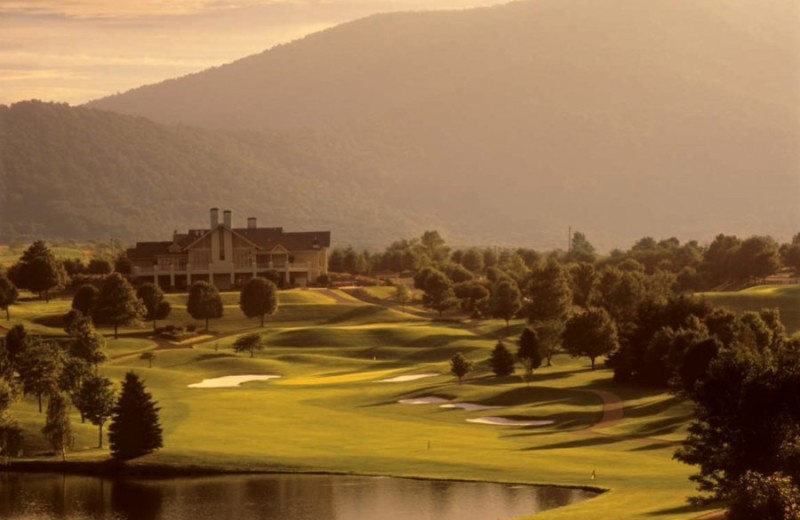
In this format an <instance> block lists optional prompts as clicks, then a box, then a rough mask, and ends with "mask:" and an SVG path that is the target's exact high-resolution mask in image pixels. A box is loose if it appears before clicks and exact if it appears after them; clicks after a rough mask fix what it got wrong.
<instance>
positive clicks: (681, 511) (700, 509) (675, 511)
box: [647, 504, 723, 516]
mask: <svg viewBox="0 0 800 520" xmlns="http://www.w3.org/2000/svg"><path fill="white" fill-rule="evenodd" d="M713 507H718V508H722V507H723V506H722V504H705V505H701V506H696V505H693V504H686V505H683V506H678V507H670V508H667V509H659V510H658V511H652V512H650V513H647V516H668V515H669V516H671V515H685V514H688V513H697V514H698V515H700V514H703V513H710V512H711V511H709V508H713Z"/></svg>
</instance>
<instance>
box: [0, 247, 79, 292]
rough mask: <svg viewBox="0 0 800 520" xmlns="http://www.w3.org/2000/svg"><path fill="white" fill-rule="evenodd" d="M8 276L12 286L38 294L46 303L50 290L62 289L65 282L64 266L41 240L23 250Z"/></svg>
mask: <svg viewBox="0 0 800 520" xmlns="http://www.w3.org/2000/svg"><path fill="white" fill-rule="evenodd" d="M9 275H10V278H11V279H12V281H13V282H14V285H16V286H17V287H20V288H22V289H28V290H29V291H31V292H35V293H38V294H39V298H43V299H45V300H47V301H49V300H50V290H51V289H54V288H58V287H63V286H64V285H65V284H66V282H67V272H66V270H65V269H64V266H63V265H62V264H61V262H59V261H58V260H56V257H55V256H54V255H53V252H52V251H51V250H50V248H48V247H47V245H46V244H45V243H44V242H43V241H41V240H37V241H35V242H34V243H33V244H31V246H30V247H29V248H28V249H27V250H25V252H24V253H23V254H22V256H21V257H20V259H19V262H17V264H15V265H14V266H13V268H12V270H11V271H9Z"/></svg>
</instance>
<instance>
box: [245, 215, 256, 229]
mask: <svg viewBox="0 0 800 520" xmlns="http://www.w3.org/2000/svg"><path fill="white" fill-rule="evenodd" d="M255 228H256V217H247V229H255Z"/></svg>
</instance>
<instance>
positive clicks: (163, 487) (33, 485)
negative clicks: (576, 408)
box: [0, 472, 596, 520]
mask: <svg viewBox="0 0 800 520" xmlns="http://www.w3.org/2000/svg"><path fill="white" fill-rule="evenodd" d="M595 495H596V493H593V492H591V491H585V490H580V489H566V488H555V487H538V486H517V485H505V484H492V483H474V482H450V481H432V480H412V479H402V478H390V477H352V476H335V475H224V476H213V477H191V478H162V479H152V478H148V479H144V478H102V477H91V476H77V475H61V474H51V473H2V472H0V518H3V519H14V520H22V519H26V520H28V519H35V520H54V519H70V520H99V519H108V520H158V519H164V520H167V519H169V520H200V519H203V520H206V519H211V520H214V519H220V520H223V519H224V520H230V519H234V518H235V519H237V520H251V519H252V520H256V519H259V520H263V519H280V520H367V519H370V520H373V519H380V520H409V519H413V520H490V519H491V520H494V519H499V518H511V517H514V516H520V515H525V514H530V513H534V512H538V511H544V510H546V509H551V508H554V507H559V506H564V505H568V504H572V503H575V502H578V501H581V500H585V499H587V498H591V497H593V496H595Z"/></svg>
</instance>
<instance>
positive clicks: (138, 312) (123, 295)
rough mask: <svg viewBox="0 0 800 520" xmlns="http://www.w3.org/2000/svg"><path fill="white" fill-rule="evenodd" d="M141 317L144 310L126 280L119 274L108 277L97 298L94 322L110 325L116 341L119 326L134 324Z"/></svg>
mask: <svg viewBox="0 0 800 520" xmlns="http://www.w3.org/2000/svg"><path fill="white" fill-rule="evenodd" d="M143 315H144V308H143V306H142V304H141V302H140V301H139V300H138V299H137V298H136V293H135V292H134V290H133V287H131V284H130V283H129V282H128V280H126V279H125V277H124V276H122V275H121V274H119V273H111V274H110V275H108V277H107V278H106V279H105V281H104V282H103V287H102V288H101V289H100V294H99V295H98V297H97V307H96V308H95V313H94V316H93V317H94V318H95V321H96V322H97V323H106V324H109V325H112V326H113V327H114V339H117V337H118V330H119V326H120V325H127V324H130V323H133V322H136V321H137V320H139V319H141V317H142V316H143Z"/></svg>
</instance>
